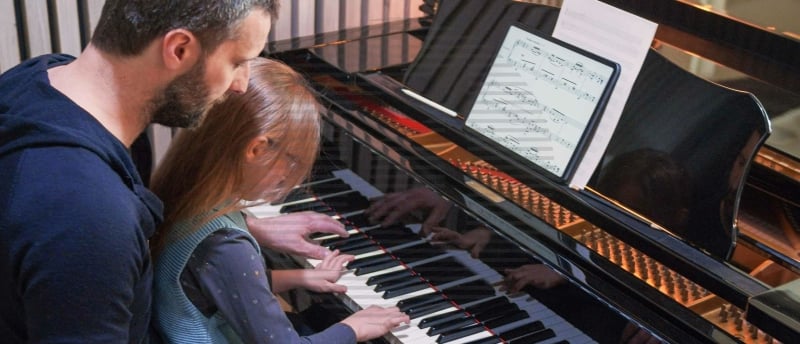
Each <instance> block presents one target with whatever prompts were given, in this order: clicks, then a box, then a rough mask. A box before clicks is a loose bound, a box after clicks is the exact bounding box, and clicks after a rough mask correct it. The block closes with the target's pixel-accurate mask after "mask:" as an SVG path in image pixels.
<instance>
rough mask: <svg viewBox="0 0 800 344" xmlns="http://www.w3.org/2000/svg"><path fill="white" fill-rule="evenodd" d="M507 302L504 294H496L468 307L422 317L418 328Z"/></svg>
mask: <svg viewBox="0 0 800 344" xmlns="http://www.w3.org/2000/svg"><path fill="white" fill-rule="evenodd" d="M508 304H510V302H509V301H508V299H506V298H505V297H504V296H497V297H494V298H491V299H487V300H484V301H481V302H479V303H476V304H474V305H471V306H469V307H465V308H463V309H457V310H454V311H451V312H447V313H443V314H438V315H434V316H432V317H427V318H425V319H422V320H420V322H419V328H426V327H430V326H432V325H434V324H439V323H442V322H444V321H448V320H451V319H457V318H465V317H468V316H469V315H470V314H471V313H476V312H478V311H480V310H481V309H486V308H489V307H492V306H494V305H508Z"/></svg>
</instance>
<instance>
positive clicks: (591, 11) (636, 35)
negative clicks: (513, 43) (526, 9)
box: [553, 0, 658, 189]
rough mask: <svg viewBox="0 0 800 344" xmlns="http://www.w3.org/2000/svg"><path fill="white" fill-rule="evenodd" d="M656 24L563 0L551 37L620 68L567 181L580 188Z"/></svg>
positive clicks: (595, 4) (581, 0)
mask: <svg viewBox="0 0 800 344" xmlns="http://www.w3.org/2000/svg"><path fill="white" fill-rule="evenodd" d="M657 27H658V25H657V24H656V23H654V22H651V21H649V20H646V19H644V18H641V17H638V16H636V15H633V14H631V13H628V12H625V11H623V10H621V9H618V8H616V7H613V6H611V5H608V4H605V3H602V2H600V1H597V0H564V1H563V3H562V5H561V11H560V12H559V14H558V21H557V22H556V27H555V30H554V31H553V36H554V37H556V38H558V39H560V40H562V41H565V42H567V43H570V44H572V45H574V46H577V47H580V48H582V49H584V50H587V51H590V52H592V53H594V54H597V55H599V56H602V57H605V58H607V59H609V60H611V61H614V62H616V63H619V65H620V67H621V71H620V75H619V79H618V80H617V84H616V86H615V87H614V92H613V93H612V94H611V98H610V99H609V100H608V104H607V105H606V110H605V112H604V113H603V117H602V119H601V120H600V124H599V126H598V128H597V131H596V132H595V134H594V138H593V139H592V141H591V143H589V147H588V149H587V151H586V154H585V155H584V157H583V160H582V161H581V162H580V163H579V164H578V168H577V170H576V171H575V174H574V175H573V177H572V180H570V181H569V184H570V186H571V187H573V188H576V189H583V188H584V187H585V186H586V183H588V182H589V178H591V176H592V173H594V170H595V168H597V164H598V163H599V162H600V159H601V158H602V157H603V153H604V152H605V150H606V146H608V141H609V140H611V135H612V134H613V133H614V128H616V126H617V122H618V121H619V118H620V116H621V115H622V109H623V108H624V107H625V102H626V101H627V100H628V95H629V94H630V92H631V88H632V87H633V82H634V81H636V76H637V75H639V70H640V69H641V67H642V63H643V62H644V58H645V56H646V55H647V50H648V49H649V48H650V43H651V42H652V41H653V37H654V36H655V34H656V28H657Z"/></svg>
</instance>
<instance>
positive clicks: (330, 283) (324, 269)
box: [305, 250, 355, 293]
mask: <svg viewBox="0 0 800 344" xmlns="http://www.w3.org/2000/svg"><path fill="white" fill-rule="evenodd" d="M353 259H355V257H354V256H353V255H349V254H340V253H339V250H335V251H333V252H331V253H330V254H328V255H327V256H326V257H325V259H323V260H322V262H320V263H319V264H318V265H317V266H316V267H315V268H314V269H313V270H308V271H306V278H305V287H306V289H309V290H312V291H316V292H319V293H344V292H346V291H347V287H346V286H344V285H341V284H336V281H338V280H339V278H340V277H342V275H343V274H344V273H345V272H346V271H347V270H345V268H344V266H345V264H347V263H349V262H351V261H353Z"/></svg>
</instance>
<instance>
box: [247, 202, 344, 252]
mask: <svg viewBox="0 0 800 344" xmlns="http://www.w3.org/2000/svg"><path fill="white" fill-rule="evenodd" d="M247 228H248V229H249V230H250V233H251V234H252V235H253V237H255V238H256V240H257V241H258V243H259V244H261V245H262V246H266V247H269V248H271V249H273V250H276V251H280V252H284V253H291V254H297V255H300V256H303V257H307V258H313V259H323V258H325V256H327V255H328V254H329V253H330V250H328V249H327V248H325V247H322V246H319V245H318V244H316V243H312V242H309V241H308V235H310V234H312V233H316V232H321V233H331V234H337V235H340V236H343V237H347V236H348V235H349V234H348V233H347V231H346V230H345V229H344V225H343V224H342V223H341V222H339V221H336V220H334V219H333V218H331V217H330V216H328V215H325V214H320V213H315V212H312V211H303V212H298V213H291V214H286V215H281V216H275V217H267V218H260V219H259V218H255V217H253V216H248V217H247Z"/></svg>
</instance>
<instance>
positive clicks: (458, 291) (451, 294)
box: [442, 280, 495, 305]
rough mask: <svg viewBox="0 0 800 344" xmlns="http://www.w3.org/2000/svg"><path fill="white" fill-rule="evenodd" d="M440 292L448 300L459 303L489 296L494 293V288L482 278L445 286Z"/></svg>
mask: <svg viewBox="0 0 800 344" xmlns="http://www.w3.org/2000/svg"><path fill="white" fill-rule="evenodd" d="M442 292H443V293H444V294H445V295H446V296H447V297H448V298H449V299H450V300H452V301H453V302H455V303H456V304H460V305H463V304H467V303H470V302H472V301H478V300H481V299H486V298H490V297H492V296H494V295H495V290H494V288H493V287H492V286H491V285H490V284H489V283H486V282H485V281H483V280H475V281H471V282H467V283H464V284H459V285H454V286H451V287H447V288H445V289H444V290H443V291H442Z"/></svg>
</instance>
